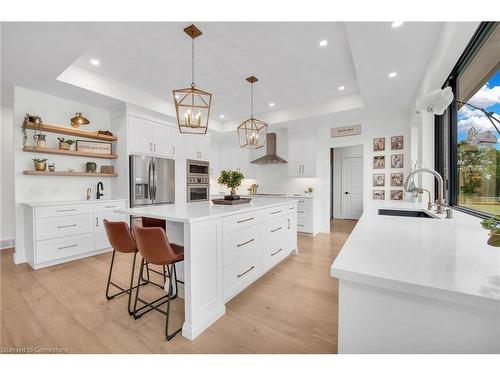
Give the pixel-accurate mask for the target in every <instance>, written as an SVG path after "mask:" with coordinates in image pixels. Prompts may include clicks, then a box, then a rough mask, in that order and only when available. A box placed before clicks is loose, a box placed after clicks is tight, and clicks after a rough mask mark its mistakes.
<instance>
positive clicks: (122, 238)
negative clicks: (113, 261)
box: [103, 219, 137, 253]
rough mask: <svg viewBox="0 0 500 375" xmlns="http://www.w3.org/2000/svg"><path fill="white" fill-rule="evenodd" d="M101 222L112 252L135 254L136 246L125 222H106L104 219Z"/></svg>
mask: <svg viewBox="0 0 500 375" xmlns="http://www.w3.org/2000/svg"><path fill="white" fill-rule="evenodd" d="M103 222H104V229H105V230H106V234H107V236H108V240H109V243H110V245H111V246H112V247H113V249H114V250H116V251H119V252H120V253H135V252H137V246H136V244H135V241H134V238H133V237H132V234H131V233H130V229H129V226H128V224H127V223H126V222H124V221H108V220H106V219H104V220H103Z"/></svg>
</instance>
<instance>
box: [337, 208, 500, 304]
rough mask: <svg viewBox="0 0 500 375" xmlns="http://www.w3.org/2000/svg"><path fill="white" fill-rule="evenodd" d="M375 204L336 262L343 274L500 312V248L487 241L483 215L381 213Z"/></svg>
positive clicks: (362, 280) (338, 276)
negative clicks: (447, 216)
mask: <svg viewBox="0 0 500 375" xmlns="http://www.w3.org/2000/svg"><path fill="white" fill-rule="evenodd" d="M421 207H422V206H421V205H420V204H418V203H410V202H391V203H388V202H384V203H382V202H380V203H378V204H377V203H374V204H372V205H371V206H369V207H368V208H367V210H366V212H365V213H364V214H363V216H362V217H361V219H360V220H359V222H358V223H357V225H356V227H355V228H354V231H353V232H352V233H351V235H350V237H349V238H348V240H347V241H346V243H345V244H344V246H343V248H342V250H341V251H340V254H339V255H338V256H337V258H336V259H335V261H334V262H333V264H332V266H331V272H330V273H331V275H332V276H333V277H337V278H339V279H344V280H349V281H353V282H359V283H363V284H368V285H372V286H376V287H381V288H386V289H392V290H397V291H402V292H406V293H411V294H415V295H421V296H426V297H430V298H435V299H439V300H444V301H448V302H454V303H459V304H465V305H472V306H475V307H479V308H484V309H488V310H493V311H497V312H500V248H498V247H492V246H489V245H487V243H486V241H487V240H488V232H487V231H486V230H484V229H482V228H481V226H480V221H481V220H480V219H479V218H476V217H473V216H471V215H467V214H464V213H462V212H459V211H456V210H454V211H453V213H454V218H453V219H445V218H443V219H426V218H412V217H398V216H382V215H378V208H400V209H404V208H413V209H416V208H421Z"/></svg>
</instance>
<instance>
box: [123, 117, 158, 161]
mask: <svg viewBox="0 0 500 375" xmlns="http://www.w3.org/2000/svg"><path fill="white" fill-rule="evenodd" d="M152 137H153V130H152V127H151V122H150V121H147V120H144V119H141V118H138V117H132V116H129V118H128V134H127V140H128V142H129V144H128V149H129V153H131V154H151V153H152V145H151V143H152Z"/></svg>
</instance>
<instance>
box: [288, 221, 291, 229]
mask: <svg viewBox="0 0 500 375" xmlns="http://www.w3.org/2000/svg"><path fill="white" fill-rule="evenodd" d="M290 223H291V222H290V219H288V229H290Z"/></svg>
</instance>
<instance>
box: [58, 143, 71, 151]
mask: <svg viewBox="0 0 500 375" xmlns="http://www.w3.org/2000/svg"><path fill="white" fill-rule="evenodd" d="M69 148H70V145H69V144H68V143H66V142H59V149H60V150H69Z"/></svg>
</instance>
